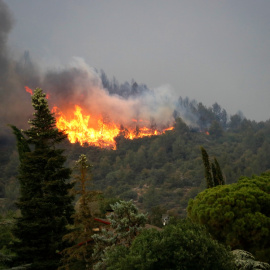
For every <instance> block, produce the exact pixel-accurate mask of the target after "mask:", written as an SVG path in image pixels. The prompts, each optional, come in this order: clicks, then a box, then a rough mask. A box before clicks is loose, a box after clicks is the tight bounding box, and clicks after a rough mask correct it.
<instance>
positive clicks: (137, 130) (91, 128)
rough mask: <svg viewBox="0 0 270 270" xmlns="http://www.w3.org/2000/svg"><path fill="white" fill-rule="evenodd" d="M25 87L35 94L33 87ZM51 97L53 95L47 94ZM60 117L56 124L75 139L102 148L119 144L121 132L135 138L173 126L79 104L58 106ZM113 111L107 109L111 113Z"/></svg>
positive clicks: (54, 109)
mask: <svg viewBox="0 0 270 270" xmlns="http://www.w3.org/2000/svg"><path fill="white" fill-rule="evenodd" d="M25 90H26V91H27V92H28V93H30V94H31V95H32V94H33V91H32V90H31V89H30V88H29V87H27V86H26V87H25ZM46 97H47V98H49V96H48V95H47V96H46ZM52 112H53V113H54V116H55V119H56V127H57V128H58V129H59V130H62V131H65V132H66V134H67V136H68V139H69V141H70V142H71V143H76V142H79V143H80V144H81V145H82V146H83V145H85V144H87V145H94V146H98V147H101V148H111V149H115V148H116V142H115V140H114V138H115V137H116V136H118V135H122V136H124V137H125V138H126V139H130V140H133V139H135V138H142V137H145V136H155V135H161V134H162V133H164V132H166V131H167V130H172V129H173V127H172V126H170V127H167V128H162V129H159V128H157V125H156V124H153V123H151V121H148V120H143V119H128V120H126V121H125V123H121V122H116V121H113V120H110V119H109V117H108V116H103V115H99V114H96V115H95V114H90V113H88V112H85V110H83V109H82V107H81V106H79V105H74V106H73V108H68V109H67V108H65V110H64V111H62V110H61V109H60V108H58V107H57V106H54V107H53V109H52ZM109 114H110V112H108V113H107V115H109Z"/></svg>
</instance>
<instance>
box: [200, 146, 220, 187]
mask: <svg viewBox="0 0 270 270" xmlns="http://www.w3.org/2000/svg"><path fill="white" fill-rule="evenodd" d="M201 152H202V160H203V164H204V177H205V180H206V185H207V188H211V187H216V186H218V185H224V184H225V182H224V178H223V174H222V171H221V169H220V166H219V163H218V161H217V159H216V158H214V162H211V165H210V161H209V156H208V154H207V152H206V150H205V149H204V148H203V147H202V146H201Z"/></svg>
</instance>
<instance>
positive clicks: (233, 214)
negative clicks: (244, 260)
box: [188, 173, 270, 262]
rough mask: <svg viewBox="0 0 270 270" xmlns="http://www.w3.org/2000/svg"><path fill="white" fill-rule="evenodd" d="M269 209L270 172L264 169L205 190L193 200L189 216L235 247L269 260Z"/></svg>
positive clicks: (219, 238) (262, 259)
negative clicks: (262, 171) (235, 180)
mask: <svg viewBox="0 0 270 270" xmlns="http://www.w3.org/2000/svg"><path fill="white" fill-rule="evenodd" d="M269 209H270V173H263V174H261V175H260V176H257V175H254V176H252V177H250V178H249V177H241V178H240V179H239V180H238V182H237V183H234V184H231V185H224V186H217V187H214V188H211V189H206V190H204V191H203V192H201V193H199V194H198V195H197V197H196V198H195V199H193V200H192V199H191V200H190V202H189V205H188V216H189V217H190V218H191V219H192V220H193V221H195V222H198V223H200V224H204V225H206V227H207V228H208V231H209V232H210V233H211V234H212V235H213V236H214V237H215V238H216V239H218V240H220V241H222V242H224V243H226V244H228V245H230V246H231V247H232V249H243V250H247V251H250V252H251V253H253V254H254V255H255V257H256V258H257V259H259V260H261V261H267V262H269V256H268V255H269V251H270V211H269ZM267 254H268V255H267Z"/></svg>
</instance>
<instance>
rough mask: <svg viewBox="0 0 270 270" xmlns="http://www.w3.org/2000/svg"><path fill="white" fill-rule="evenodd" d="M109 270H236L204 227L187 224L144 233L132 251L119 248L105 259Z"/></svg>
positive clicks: (229, 258)
mask: <svg viewBox="0 0 270 270" xmlns="http://www.w3.org/2000/svg"><path fill="white" fill-rule="evenodd" d="M106 260H107V264H108V265H109V267H108V268H107V269H108V270H136V269H138V270H142V269H143V270H148V269H149V270H150V269H156V270H158V269H161V270H166V269H168V270H169V269H179V270H189V269H194V270H195V269H198V270H201V269H204V270H207V269H209V270H210V269H211V270H212V269H219V270H225V269H226V270H233V269H236V268H235V267H234V262H233V256H232V255H231V253H230V252H229V250H228V249H226V248H225V247H224V246H223V245H221V244H219V243H218V242H217V241H215V240H213V239H212V238H211V236H210V234H208V233H207V232H206V231H205V229H204V228H203V227H200V226H199V225H195V224H193V223H191V222H189V221H187V220H183V221H180V222H179V223H178V224H176V225H168V226H165V228H164V230H162V231H157V230H155V229H150V230H143V231H142V233H141V234H140V235H139V236H137V237H136V239H135V240H134V242H133V243H132V245H131V247H130V248H129V249H128V248H126V247H125V246H119V247H118V248H115V249H113V250H111V251H110V252H109V253H108V254H107V256H106Z"/></svg>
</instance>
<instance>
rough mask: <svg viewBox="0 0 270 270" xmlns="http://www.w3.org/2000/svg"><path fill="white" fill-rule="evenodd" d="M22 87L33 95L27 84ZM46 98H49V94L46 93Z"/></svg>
mask: <svg viewBox="0 0 270 270" xmlns="http://www.w3.org/2000/svg"><path fill="white" fill-rule="evenodd" d="M24 89H25V91H26V92H27V93H30V94H31V96H32V95H33V90H32V89H31V88H29V87H28V86H25V87H24ZM46 98H47V99H49V94H46Z"/></svg>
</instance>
